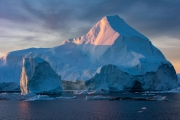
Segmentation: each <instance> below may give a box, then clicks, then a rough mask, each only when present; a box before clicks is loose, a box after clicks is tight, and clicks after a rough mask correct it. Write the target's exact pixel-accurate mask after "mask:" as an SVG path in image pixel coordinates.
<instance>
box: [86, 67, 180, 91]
mask: <svg viewBox="0 0 180 120" xmlns="http://www.w3.org/2000/svg"><path fill="white" fill-rule="evenodd" d="M86 86H88V89H89V90H96V91H100V90H102V89H103V90H104V91H112V92H113V91H122V90H128V91H132V92H134V91H145V90H170V89H173V88H176V87H177V86H178V83H177V76H176V73H175V70H174V68H173V66H171V65H168V64H161V65H160V66H159V68H158V70H157V71H156V72H153V71H152V72H147V73H146V74H145V75H131V74H129V73H127V72H124V71H122V70H120V69H119V68H118V67H116V66H114V65H105V66H103V67H102V68H99V70H98V71H97V73H96V75H95V76H94V77H93V78H91V79H90V80H88V81H86Z"/></svg>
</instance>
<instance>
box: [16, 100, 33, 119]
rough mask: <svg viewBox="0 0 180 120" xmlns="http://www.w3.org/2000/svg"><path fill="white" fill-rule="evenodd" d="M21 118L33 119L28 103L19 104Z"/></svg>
mask: <svg viewBox="0 0 180 120" xmlns="http://www.w3.org/2000/svg"><path fill="white" fill-rule="evenodd" d="M18 113H19V118H31V110H30V106H29V103H28V102H24V101H21V102H19V110H18Z"/></svg>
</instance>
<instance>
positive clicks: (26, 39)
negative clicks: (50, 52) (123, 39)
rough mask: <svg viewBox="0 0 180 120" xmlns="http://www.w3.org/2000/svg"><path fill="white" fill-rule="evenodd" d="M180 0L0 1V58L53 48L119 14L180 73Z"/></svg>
mask: <svg viewBox="0 0 180 120" xmlns="http://www.w3.org/2000/svg"><path fill="white" fill-rule="evenodd" d="M179 6H180V0H88V1H87V0H0V57H1V56H4V55H6V54H7V53H8V52H10V51H15V50H20V49H25V48H30V47H38V48H39V47H43V48H44V47H46V48H47V47H54V46H57V45H60V44H61V42H62V41H64V40H67V39H69V38H75V37H79V36H82V35H84V34H86V33H87V32H88V31H89V29H90V28H91V27H92V26H93V25H95V24H96V23H97V22H98V21H99V20H100V19H101V18H103V17H104V16H106V15H116V14H117V15H119V16H120V17H121V18H123V19H124V20H125V21H126V23H127V24H129V25H130V26H131V27H133V28H134V29H136V30H137V31H139V32H140V33H142V34H143V35H145V36H146V37H148V38H149V39H150V40H151V41H152V43H153V44H154V45H155V46H156V47H157V48H159V49H160V50H161V51H162V53H163V54H164V55H165V57H166V59H167V60H169V61H170V62H171V63H172V64H173V65H174V67H175V69H176V72H177V73H180V12H179V11H180V7H179Z"/></svg>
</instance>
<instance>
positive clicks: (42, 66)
mask: <svg viewBox="0 0 180 120" xmlns="http://www.w3.org/2000/svg"><path fill="white" fill-rule="evenodd" d="M20 88H21V94H22V95H25V94H28V93H46V94H60V93H61V92H62V88H61V77H60V76H58V75H57V74H56V73H55V72H54V70H53V69H52V68H51V66H50V65H49V63H48V62H46V61H44V60H43V59H41V58H38V57H36V58H32V57H27V58H24V59H23V67H22V73H21V79H20Z"/></svg>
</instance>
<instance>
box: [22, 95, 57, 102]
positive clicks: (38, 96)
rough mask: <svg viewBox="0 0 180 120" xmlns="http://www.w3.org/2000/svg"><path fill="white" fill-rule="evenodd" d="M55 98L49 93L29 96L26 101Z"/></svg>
mask: <svg viewBox="0 0 180 120" xmlns="http://www.w3.org/2000/svg"><path fill="white" fill-rule="evenodd" d="M54 99H55V98H52V97H49V96H48V95H36V96H34V97H31V98H28V99H26V100H24V101H36V100H54Z"/></svg>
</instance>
